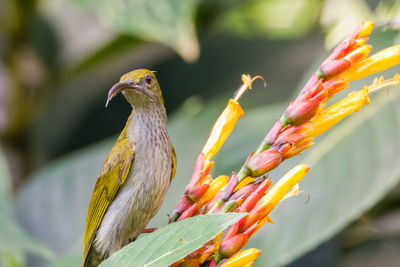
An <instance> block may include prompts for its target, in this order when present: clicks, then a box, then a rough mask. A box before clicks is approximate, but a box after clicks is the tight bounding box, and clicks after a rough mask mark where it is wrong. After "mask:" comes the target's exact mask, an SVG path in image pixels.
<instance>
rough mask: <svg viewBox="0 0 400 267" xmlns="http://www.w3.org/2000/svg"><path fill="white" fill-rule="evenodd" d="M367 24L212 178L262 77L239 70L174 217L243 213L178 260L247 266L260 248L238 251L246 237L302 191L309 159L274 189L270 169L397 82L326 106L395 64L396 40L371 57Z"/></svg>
mask: <svg viewBox="0 0 400 267" xmlns="http://www.w3.org/2000/svg"><path fill="white" fill-rule="evenodd" d="M372 28H373V22H370V21H367V22H365V23H363V24H361V25H360V26H359V27H358V28H357V29H355V31H353V33H351V34H350V35H349V36H348V37H347V38H346V39H345V40H344V41H343V42H342V43H340V44H339V45H338V46H337V47H336V48H335V49H334V50H333V52H332V54H331V55H330V56H329V57H328V58H327V59H326V60H325V61H324V62H323V63H322V64H321V65H320V67H319V68H318V70H317V71H316V72H315V73H314V74H313V75H312V76H311V78H310V79H309V80H308V82H307V83H306V85H305V86H304V87H303V89H302V90H301V92H300V94H299V95H298V97H297V98H296V99H295V100H293V101H292V102H291V103H290V105H289V106H288V108H287V109H286V110H285V112H284V113H283V115H282V117H281V118H280V119H277V120H276V122H275V124H274V126H273V127H272V129H271V130H270V131H269V132H268V134H267V135H266V136H265V138H264V140H263V141H262V142H261V144H260V145H259V147H258V148H257V150H256V151H255V152H253V153H251V154H250V155H249V156H248V158H247V159H246V161H245V162H244V164H243V166H242V168H241V169H240V170H239V172H238V173H237V174H236V173H232V175H231V176H230V177H228V176H224V175H222V176H219V177H217V178H216V179H212V177H211V175H209V172H210V169H211V168H212V166H213V162H212V161H211V159H212V158H213V157H214V155H215V154H216V153H218V151H219V150H220V148H221V146H222V145H223V143H224V142H225V141H226V139H227V138H228V136H229V135H230V134H231V132H232V130H233V128H234V126H235V124H236V122H237V121H238V119H239V118H240V117H242V116H243V114H244V112H243V110H242V108H241V107H240V104H239V102H238V100H239V98H240V97H241V96H242V94H243V93H244V92H245V91H246V90H247V89H248V88H251V84H252V82H253V81H254V80H255V79H258V78H261V79H262V77H260V76H256V77H254V78H251V77H250V76H249V75H243V76H242V81H243V85H242V86H241V87H240V88H239V90H238V92H237V94H236V95H235V97H234V98H232V99H230V100H229V102H228V104H227V106H226V108H225V109H224V111H223V112H222V113H221V115H220V116H219V118H218V119H217V121H216V123H215V124H214V126H213V128H212V131H211V134H210V136H209V138H208V140H207V142H206V144H205V146H204V147H203V150H202V152H201V153H200V155H199V156H198V159H197V162H196V165H195V168H194V171H193V175H192V179H191V181H190V183H189V184H188V186H187V187H186V189H185V194H184V196H183V197H182V198H181V200H180V202H179V203H178V205H177V207H176V209H175V211H174V213H173V215H172V217H171V222H174V221H176V220H182V219H185V218H187V217H191V216H196V215H199V214H210V213H217V212H247V213H248V214H247V215H246V216H244V217H243V218H242V219H241V220H239V221H238V222H237V223H235V224H233V225H232V226H231V227H230V228H229V229H228V230H226V231H223V232H221V233H220V234H219V235H217V236H216V237H215V238H214V239H213V240H211V241H209V242H207V243H206V244H204V245H203V246H202V247H201V248H199V249H198V250H196V251H194V252H192V253H191V254H189V255H188V256H187V257H185V258H184V259H183V260H181V261H179V263H180V264H182V266H195V265H200V264H203V265H204V266H216V265H217V264H219V263H220V262H221V261H223V260H225V261H224V262H223V263H222V264H221V265H220V266H224V267H232V266H251V265H252V263H253V261H254V259H255V258H257V257H258V255H259V254H260V253H261V251H259V250H257V249H248V250H245V251H243V252H240V251H241V250H242V249H243V247H244V246H245V245H246V244H247V241H248V239H249V238H251V236H252V235H253V234H255V233H256V232H257V231H258V230H259V229H260V228H261V227H262V226H263V225H264V224H265V223H266V222H270V223H273V222H272V220H271V218H270V217H269V214H270V212H271V211H272V210H273V209H274V208H275V207H276V205H277V204H278V203H279V202H281V201H282V200H284V199H286V198H288V197H291V196H293V195H297V194H298V193H299V192H302V191H299V188H298V187H299V186H298V183H299V182H300V181H301V180H302V179H303V178H304V177H305V175H306V174H307V172H308V171H309V168H310V167H309V166H308V165H306V164H300V165H297V166H296V167H294V168H293V169H291V170H290V171H289V172H288V173H286V174H285V175H284V176H283V177H282V178H281V179H279V180H278V181H277V182H276V183H275V184H274V185H273V186H272V188H271V189H269V187H270V186H271V184H272V179H271V178H270V177H269V176H268V173H269V172H270V171H271V170H272V169H274V168H276V167H278V166H279V165H280V164H281V162H282V161H284V160H286V159H288V158H290V157H293V156H295V155H298V154H299V153H301V152H302V151H304V150H305V149H307V148H309V147H310V146H312V145H313V141H314V138H315V137H316V136H318V135H320V134H322V133H324V132H325V131H327V130H329V129H330V128H331V127H333V126H334V125H336V124H337V123H338V122H339V121H341V120H342V119H343V118H345V117H346V116H349V115H351V114H353V113H354V112H356V111H358V110H360V109H361V108H362V107H363V106H364V105H365V104H369V102H370V99H369V94H370V93H371V92H375V91H377V90H380V89H382V88H384V87H387V86H391V85H400V75H398V74H396V75H395V76H394V77H393V78H391V79H388V80H385V79H384V78H382V77H381V78H379V79H375V80H374V82H373V84H372V85H370V86H365V87H364V88H363V89H362V90H360V91H355V92H351V93H350V94H349V95H348V96H347V97H345V98H343V99H342V100H340V101H338V102H337V103H334V104H333V105H331V106H330V107H326V105H327V103H328V101H329V100H330V99H331V98H332V96H334V95H335V94H337V93H338V92H340V91H342V90H344V89H346V88H347V87H348V85H349V83H350V82H351V81H353V80H356V79H360V78H363V77H365V76H368V75H371V74H374V73H376V72H379V71H382V70H384V69H387V68H390V67H392V66H394V65H397V64H399V63H400V45H396V46H392V47H389V48H387V49H384V50H382V51H380V52H378V53H376V54H374V55H372V56H369V57H368V55H369V53H370V51H371V49H372V46H370V45H368V44H366V42H367V41H368V38H369V37H368V36H369V34H370V33H371V31H372ZM264 83H265V82H264ZM264 85H265V84H264ZM289 191H291V192H289ZM224 234H225V235H224Z"/></svg>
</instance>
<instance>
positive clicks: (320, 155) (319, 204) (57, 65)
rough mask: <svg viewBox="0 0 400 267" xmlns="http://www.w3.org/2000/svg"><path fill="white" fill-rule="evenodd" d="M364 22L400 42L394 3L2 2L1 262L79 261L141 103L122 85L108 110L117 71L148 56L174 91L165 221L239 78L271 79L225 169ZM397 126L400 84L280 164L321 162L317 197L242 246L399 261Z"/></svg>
mask: <svg viewBox="0 0 400 267" xmlns="http://www.w3.org/2000/svg"><path fill="white" fill-rule="evenodd" d="M367 19H369V20H374V21H376V25H377V27H376V30H375V31H374V33H373V34H372V37H371V41H370V43H371V44H373V45H374V50H373V52H376V51H378V50H379V49H382V48H384V47H387V46H390V45H392V44H398V43H400V32H399V26H400V2H399V1H372V0H371V1H366V0H365V1H364V0H347V1H346V0H325V1H323V0H266V1H262V0H249V1H240V0H219V1H211V0H185V1H182V0H151V1H146V0H131V1H130V0H115V1H106V0H98V1H94V0H53V1H50V0H47V1H46V0H42V1H37V0H1V1H0V52H1V61H0V144H1V145H0V266H79V265H80V257H81V247H82V240H83V229H84V219H85V216H86V209H87V206H88V202H89V199H90V195H91V192H92V189H93V186H94V183H95V180H96V178H97V174H98V172H99V170H100V167H101V164H102V162H103V160H104V159H105V157H106V155H107V152H108V151H109V150H110V148H111V147H112V144H113V142H114V140H115V139H116V135H117V134H118V133H119V132H120V131H121V129H122V128H123V126H124V123H125V121H126V119H127V117H128V115H129V113H130V107H129V105H128V104H127V103H126V102H125V101H124V99H123V98H122V97H117V98H116V99H115V100H113V102H111V104H110V105H109V108H108V109H105V108H104V104H105V100H106V94H107V91H108V89H109V88H110V87H111V86H112V85H113V84H114V83H115V82H116V81H118V80H119V77H120V76H121V75H122V74H124V73H126V72H128V71H130V70H133V69H135V68H142V67H144V68H150V69H152V70H155V71H157V78H158V80H159V82H160V85H161V87H162V89H163V93H164V99H165V102H166V108H167V111H168V114H169V130H170V136H171V139H172V141H173V143H174V145H175V148H176V151H177V156H178V169H177V175H176V178H175V179H174V180H173V183H172V185H171V188H170V190H169V192H168V195H167V199H166V201H165V203H164V205H163V207H162V209H161V210H160V212H159V213H158V215H157V216H156V217H155V218H154V219H153V221H152V222H151V225H153V226H161V225H165V224H166V223H167V220H168V218H167V215H166V214H168V213H171V212H172V210H173V209H174V207H175V205H176V203H177V202H178V200H179V198H180V196H181V195H182V193H183V189H184V187H185V185H186V184H187V183H188V181H189V179H190V175H191V171H192V169H193V164H194V162H195V158H196V156H197V154H198V153H199V151H200V150H201V148H202V146H203V144H204V143H205V141H206V139H207V136H208V133H209V131H210V129H211V127H212V124H213V123H214V121H215V119H216V118H217V116H218V114H219V112H220V111H221V110H222V109H223V108H224V106H225V103H226V101H227V100H228V98H229V97H230V96H231V95H232V94H233V92H234V91H235V90H236V88H238V86H239V85H240V82H241V81H240V75H241V74H242V73H249V74H251V75H257V74H259V75H263V76H264V77H265V79H266V80H267V83H268V86H267V88H266V89H263V88H262V86H261V83H259V84H258V83H256V84H255V85H254V90H252V91H250V92H248V93H247V94H246V95H245V96H244V97H243V98H242V100H241V104H242V106H243V108H244V110H245V117H244V118H243V119H241V120H240V122H239V123H238V126H237V128H236V129H235V130H234V132H233V134H232V136H231V137H230V139H229V140H228V142H227V143H226V145H225V146H224V147H223V149H222V150H221V152H220V154H219V155H218V156H217V157H216V164H215V167H214V170H213V174H214V175H219V174H229V173H230V172H231V171H237V170H238V168H239V167H240V166H241V164H242V162H243V161H244V159H245V158H246V156H247V155H248V154H249V153H250V152H251V151H252V150H254V149H255V148H256V147H257V144H258V143H259V142H260V141H261V140H262V138H263V136H264V135H265V134H266V133H267V132H268V130H269V128H270V127H271V126H272V125H273V121H274V119H275V118H277V117H279V116H280V114H281V113H282V112H283V111H284V109H285V107H286V106H287V104H288V103H289V101H290V100H291V99H292V98H293V96H294V95H295V93H296V91H298V90H299V89H300V88H301V86H302V85H303V84H304V82H305V81H306V79H307V78H308V76H309V75H310V74H311V73H312V72H313V71H315V68H316V67H317V66H318V65H319V64H320V62H321V61H322V59H323V58H324V56H326V55H327V53H328V52H327V51H329V49H331V48H332V47H333V46H334V45H335V44H337V43H338V42H339V41H340V40H341V39H342V38H344V37H345V36H346V34H348V33H349V32H350V31H351V30H352V29H353V28H354V27H356V26H357V25H358V24H359V23H360V22H362V21H364V20H367ZM399 71H400V68H399V66H396V67H394V68H392V69H391V70H389V71H387V72H386V73H385V74H384V75H385V77H386V78H390V77H391V76H392V75H393V74H394V73H396V72H399ZM371 79H372V78H366V79H364V80H362V81H358V82H355V83H353V84H352V85H351V88H350V90H357V89H361V88H362V87H363V85H367V84H369V83H370V82H371ZM348 92H349V90H347V91H346V92H344V93H343V94H341V95H340V96H338V97H343V96H344V95H346V94H347V93H348ZM399 136H400V90H399V89H398V88H393V89H391V90H389V91H387V92H381V93H379V94H377V95H376V96H374V97H372V103H371V105H370V106H368V107H365V108H364V109H363V110H362V111H361V112H359V113H357V114H356V115H354V116H353V117H352V118H349V119H347V120H345V121H344V122H343V123H341V124H339V125H338V126H337V127H336V128H334V129H333V130H331V131H330V132H329V133H327V134H325V135H323V136H322V137H321V138H319V139H317V145H315V146H314V147H312V148H311V149H309V151H306V152H305V153H304V154H305V155H304V157H303V156H302V157H296V158H294V159H291V160H288V161H287V162H285V163H284V164H282V165H281V166H280V167H279V168H278V169H277V170H275V171H273V172H272V178H273V180H274V181H276V179H278V178H279V177H280V176H281V175H282V174H284V173H285V172H286V171H288V170H289V168H291V167H293V166H294V165H295V164H296V163H298V162H304V163H307V164H311V171H310V173H309V175H308V176H307V177H306V178H305V180H304V182H302V183H301V184H300V187H301V188H302V189H303V190H306V191H307V192H308V193H309V194H310V196H311V199H310V202H309V203H307V205H304V202H305V200H306V197H305V196H302V195H300V196H299V197H296V198H292V199H290V200H287V201H285V202H284V203H282V204H280V205H279V206H278V208H277V209H276V210H275V211H274V212H273V213H272V214H271V217H272V219H273V220H274V221H275V223H274V224H273V225H266V226H264V229H263V230H262V231H260V232H259V233H257V235H256V236H255V238H254V240H252V241H251V242H250V243H249V244H248V245H247V247H257V248H260V249H261V250H262V251H263V253H262V255H261V256H260V258H259V259H258V260H257V262H256V266H277V265H289V266H346V267H347V266H379V265H380V266H398V263H399V262H400V255H399V253H398V251H399V249H400V205H399V204H400V187H399V185H398V183H399V180H400V142H399V141H400V140H399V139H400V138H399ZM310 251H311V252H310Z"/></svg>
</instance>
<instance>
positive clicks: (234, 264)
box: [220, 248, 261, 267]
mask: <svg viewBox="0 0 400 267" xmlns="http://www.w3.org/2000/svg"><path fill="white" fill-rule="evenodd" d="M260 254H261V250H259V249H256V248H249V249H246V250H245V251H242V252H240V253H237V254H236V255H234V256H232V257H231V258H230V259H228V260H226V261H225V262H224V263H222V264H221V265H220V266H221V267H242V266H245V265H246V264H248V263H251V262H252V261H254V260H255V259H257V257H258V256H260Z"/></svg>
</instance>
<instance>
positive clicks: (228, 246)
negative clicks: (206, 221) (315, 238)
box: [219, 234, 248, 258]
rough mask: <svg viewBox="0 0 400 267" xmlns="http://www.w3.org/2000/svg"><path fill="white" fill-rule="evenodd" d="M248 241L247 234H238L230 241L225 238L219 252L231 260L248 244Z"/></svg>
mask: <svg viewBox="0 0 400 267" xmlns="http://www.w3.org/2000/svg"><path fill="white" fill-rule="evenodd" d="M247 241H248V237H247V236H246V235H245V234H238V235H235V236H233V237H231V238H229V239H225V238H224V240H222V242H221V245H220V247H219V252H220V253H221V254H222V255H223V256H224V257H225V258H229V257H231V256H232V255H233V254H235V253H237V252H238V251H239V250H241V249H242V248H243V247H244V246H245V245H246V244H247Z"/></svg>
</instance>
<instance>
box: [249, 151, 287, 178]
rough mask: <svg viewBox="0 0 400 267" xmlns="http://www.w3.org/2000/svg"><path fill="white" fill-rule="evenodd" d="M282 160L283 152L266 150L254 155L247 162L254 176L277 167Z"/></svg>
mask: <svg viewBox="0 0 400 267" xmlns="http://www.w3.org/2000/svg"><path fill="white" fill-rule="evenodd" d="M281 162H282V154H281V153H279V152H275V151H270V150H265V151H263V152H261V153H260V154H257V155H255V156H253V157H252V158H251V159H250V160H249V162H248V163H247V166H246V167H247V169H249V170H250V172H251V176H252V177H258V176H261V175H263V174H265V173H267V172H269V171H270V170H272V169H274V168H275V167H277V166H278V165H279V164H280V163H281Z"/></svg>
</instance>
